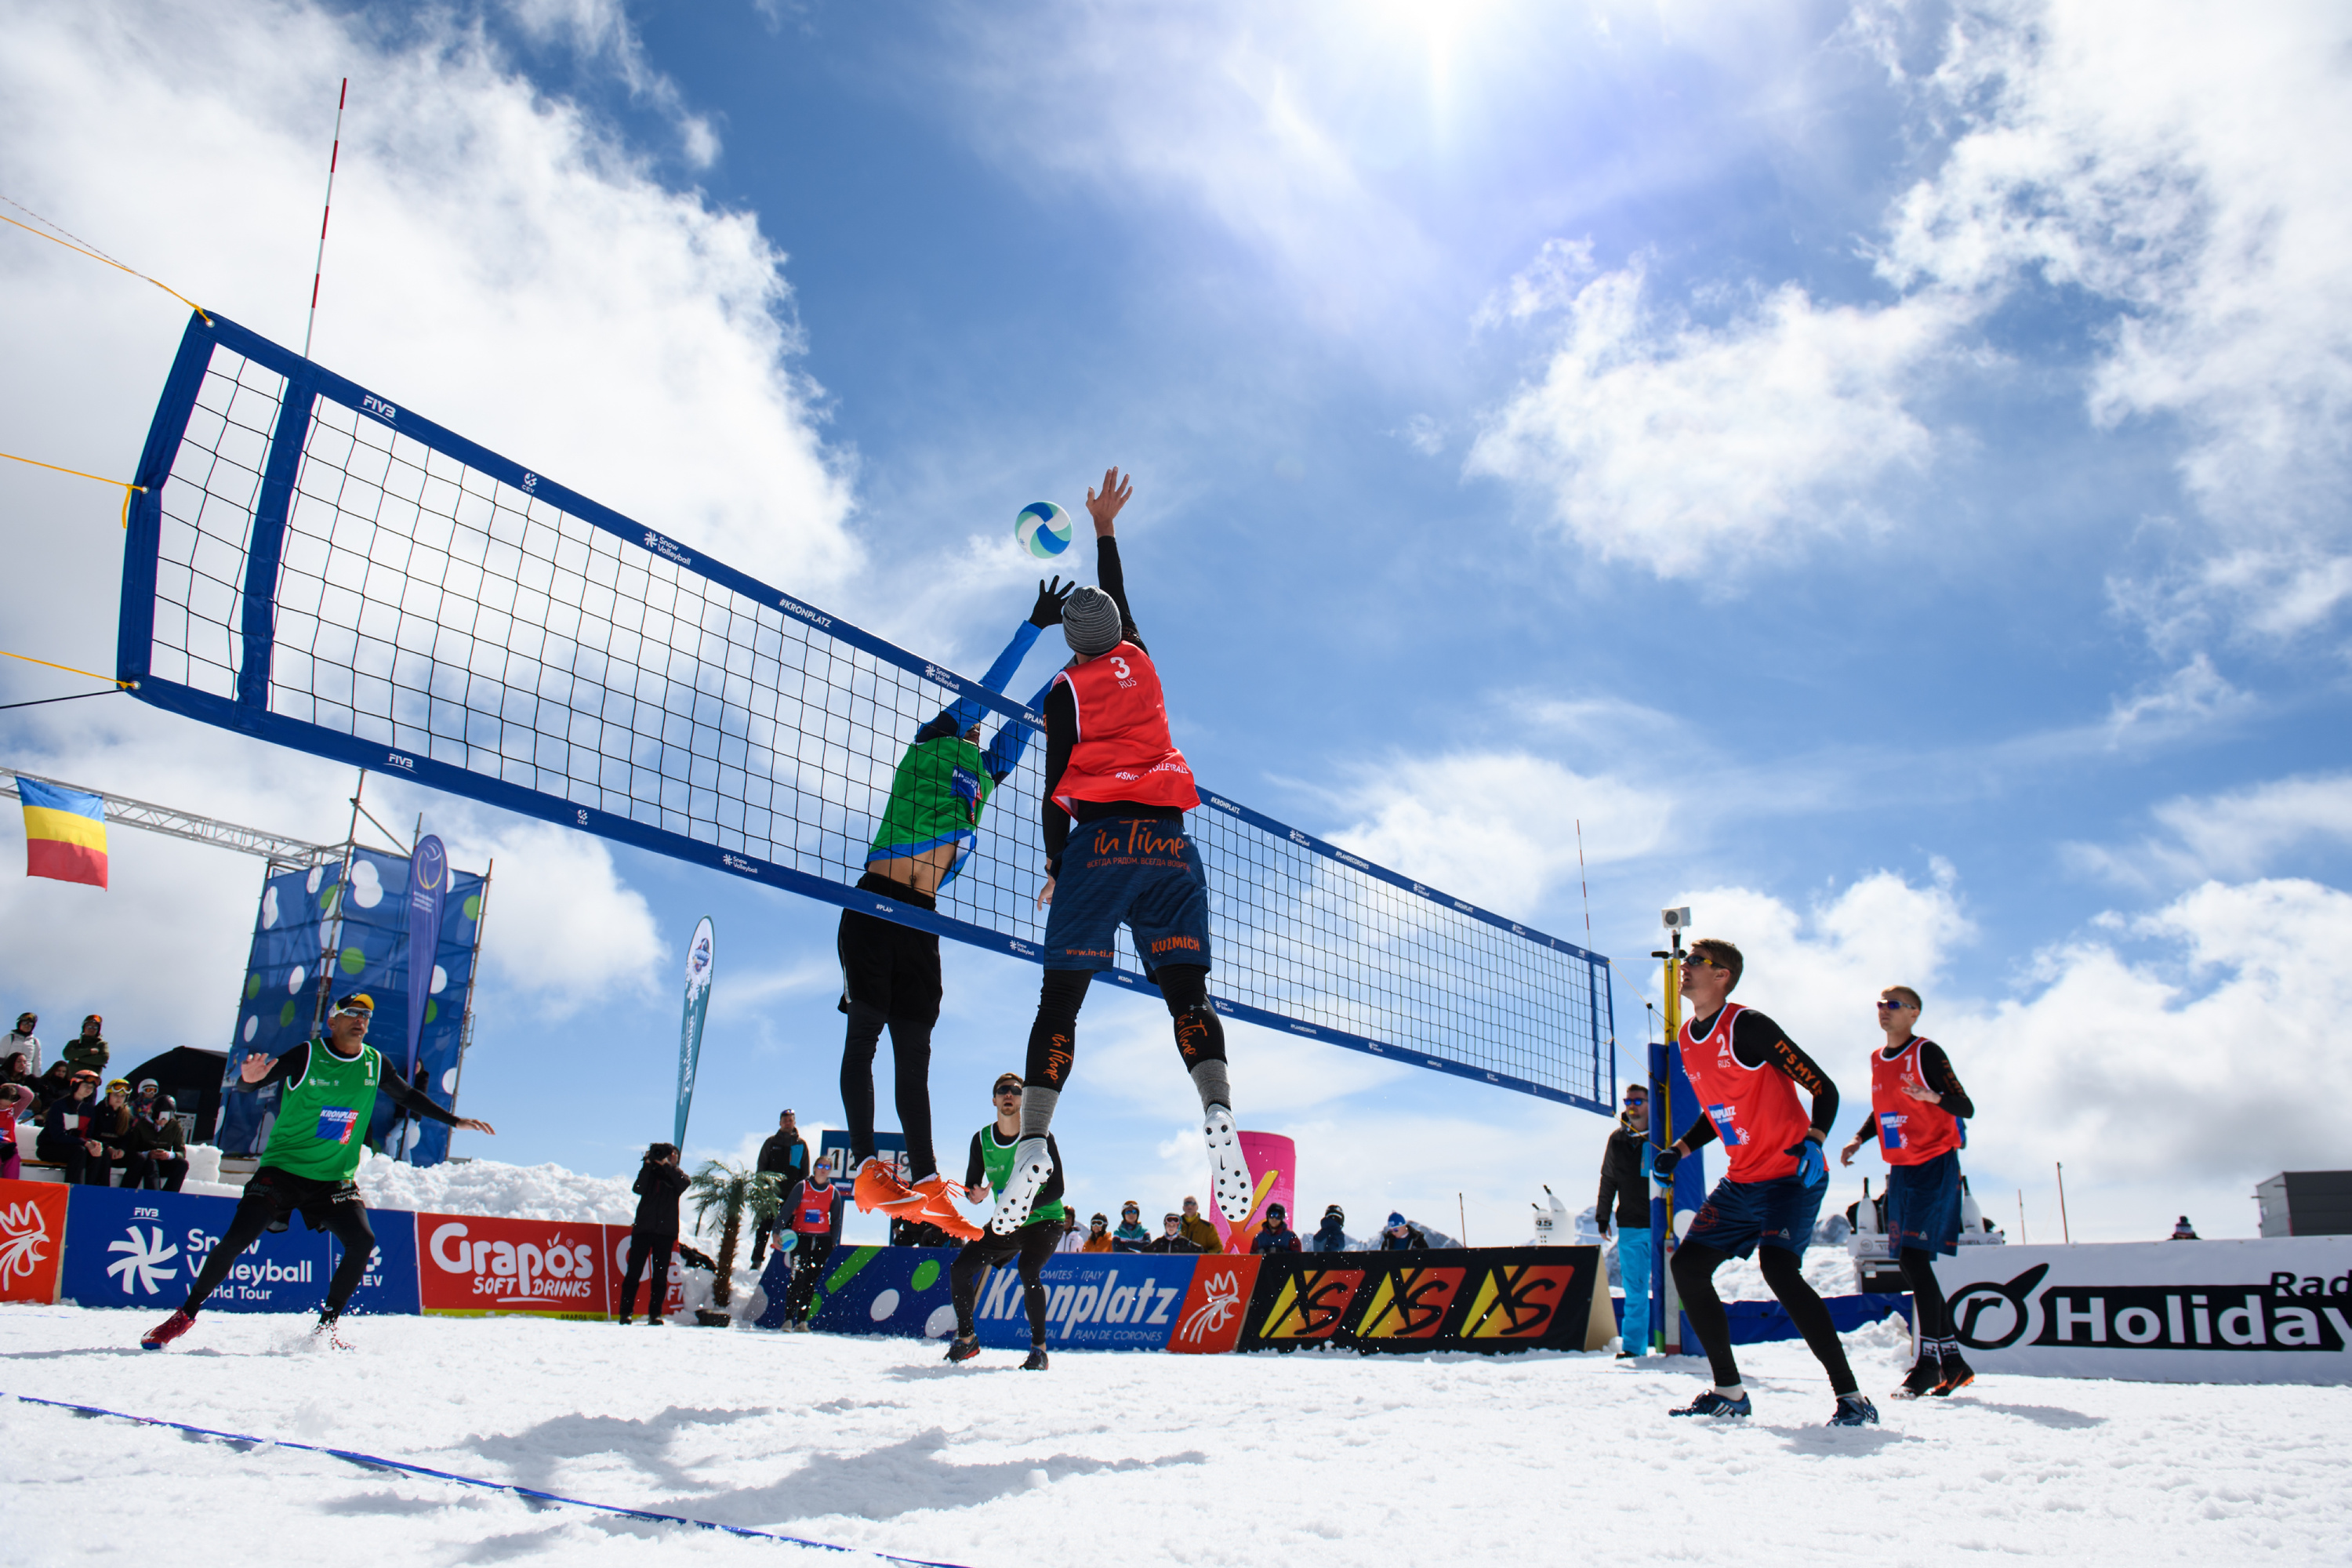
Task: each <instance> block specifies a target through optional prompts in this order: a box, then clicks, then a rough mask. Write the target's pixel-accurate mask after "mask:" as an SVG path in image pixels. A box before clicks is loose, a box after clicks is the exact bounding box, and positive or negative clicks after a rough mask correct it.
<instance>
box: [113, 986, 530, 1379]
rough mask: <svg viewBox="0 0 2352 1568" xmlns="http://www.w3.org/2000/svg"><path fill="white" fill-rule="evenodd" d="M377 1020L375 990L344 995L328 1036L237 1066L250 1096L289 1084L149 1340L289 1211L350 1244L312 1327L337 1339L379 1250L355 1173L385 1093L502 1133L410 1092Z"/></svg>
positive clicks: (174, 1330)
mask: <svg viewBox="0 0 2352 1568" xmlns="http://www.w3.org/2000/svg"><path fill="white" fill-rule="evenodd" d="M374 1017H375V998H373V996H369V995H366V994H354V995H350V996H339V997H337V998H336V999H335V1010H334V1011H333V1012H332V1013H331V1014H329V1015H328V1016H327V1034H326V1037H325V1038H323V1039H316V1040H310V1041H308V1042H306V1043H305V1044H302V1045H299V1046H297V1047H294V1048H293V1049H292V1050H290V1051H288V1052H287V1053H286V1054H285V1055H284V1056H282V1057H277V1058H270V1057H265V1056H261V1055H259V1054H255V1055H252V1056H248V1057H247V1058H245V1061H244V1063H243V1065H242V1066H241V1067H239V1068H238V1069H237V1076H238V1078H239V1079H240V1080H241V1081H240V1082H239V1083H238V1084H236V1086H234V1087H235V1088H236V1089H237V1090H238V1092H240V1093H247V1094H250V1093H253V1092H255V1091H257V1090H258V1089H266V1088H268V1086H269V1085H271V1084H273V1083H282V1084H284V1085H285V1086H286V1092H285V1097H284V1099H283V1100H281V1102H280V1103H279V1105H278V1120H277V1121H276V1122H275V1123H274V1124H273V1125H272V1126H271V1127H270V1129H269V1142H268V1146H267V1147H265V1148H264V1149H263V1150H262V1152H261V1166H260V1169H258V1170H257V1171H255V1172H254V1173H253V1176H252V1179H251V1180H249V1181H247V1183H246V1184H245V1196H243V1197H242V1198H240V1199H238V1200H237V1205H236V1214H235V1215H231V1216H230V1218H229V1222H228V1234H227V1235H226V1236H224V1237H221V1239H220V1245H219V1246H217V1247H214V1248H213V1249H212V1251H211V1253H210V1254H208V1255H207V1256H206V1257H205V1266H204V1268H201V1269H199V1270H197V1272H196V1278H195V1281H194V1283H193V1284H191V1285H190V1286H189V1287H188V1299H187V1300H184V1301H183V1302H181V1303H180V1310H178V1311H176V1312H174V1313H173V1314H172V1315H171V1316H170V1317H168V1318H166V1319H164V1320H163V1321H162V1322H160V1323H158V1324H156V1325H155V1326H154V1327H153V1328H152V1329H150V1330H149V1331H147V1335H146V1337H145V1338H144V1339H142V1340H141V1341H140V1343H141V1344H142V1345H144V1346H145V1347H146V1348H147V1349H149V1350H151V1351H155V1350H162V1349H163V1347H164V1346H165V1345H168V1344H170V1343H171V1342H173V1340H176V1339H178V1338H179V1337H180V1336H181V1335H182V1334H184V1333H186V1332H187V1331H188V1330H189V1328H190V1327H191V1326H193V1325H194V1322H195V1321H196V1313H197V1312H198V1311H199V1310H201V1309H202V1308H203V1307H204V1304H205V1298H206V1297H208V1296H210V1295H211V1294H212V1293H213V1291H214V1290H215V1289H217V1288H218V1287H219V1285H220V1282H221V1281H222V1280H224V1279H227V1278H228V1272H229V1270H230V1269H231V1268H235V1267H236V1260H237V1257H238V1255H239V1254H241V1253H242V1252H244V1251H245V1249H246V1248H247V1247H251V1246H252V1245H253V1244H254V1243H255V1242H257V1241H258V1240H260V1239H261V1234H262V1232H264V1231H276V1230H284V1229H285V1228H286V1225H287V1219H288V1216H289V1215H294V1214H299V1215H301V1216H302V1220H303V1223H304V1224H306V1225H308V1226H310V1228H311V1229H312V1230H323V1231H326V1232H328V1233H329V1234H331V1235H332V1236H333V1237H334V1238H335V1239H336V1240H337V1241H340V1242H341V1243H342V1244H343V1260H342V1262H341V1263H340V1264H338V1265H336V1267H335V1277H334V1279H331V1280H330V1281H328V1284H327V1301H326V1305H325V1306H323V1307H321V1308H320V1310H319V1325H318V1328H317V1329H315V1330H313V1332H314V1333H324V1334H326V1335H328V1336H329V1337H330V1339H333V1336H334V1333H335V1321H336V1320H337V1319H338V1318H340V1317H341V1316H342V1312H343V1306H344V1303H346V1302H348V1301H349V1300H351V1299H352V1291H354V1290H356V1289H359V1287H360V1280H361V1279H362V1277H363V1276H364V1275H365V1274H366V1273H367V1266H368V1255H369V1254H370V1253H372V1252H373V1251H374V1250H375V1231H374V1229H373V1227H372V1226H369V1224H368V1218H367V1205H366V1204H365V1203H363V1202H362V1201H361V1199H360V1190H359V1188H358V1186H357V1185H355V1184H353V1183H352V1175H353V1173H356V1172H357V1171H358V1170H359V1168H360V1151H361V1149H362V1147H363V1145H362V1142H360V1141H361V1140H362V1138H364V1137H365V1136H366V1135H367V1127H368V1119H369V1117H371V1116H373V1114H374V1113H375V1097H376V1096H377V1095H378V1094H379V1093H381V1094H382V1095H383V1097H384V1098H385V1099H386V1100H391V1101H392V1102H393V1103H394V1105H397V1106H399V1107H400V1108H401V1109H402V1110H406V1111H409V1112H412V1113H413V1114H415V1115H417V1116H422V1117H424V1118H425V1120H427V1121H438V1122H441V1123H442V1124H444V1125H445V1126H449V1127H463V1128H466V1129H467V1130H468V1131H475V1132H491V1133H495V1131H497V1130H496V1129H495V1128H493V1127H491V1125H490V1124H489V1123H488V1122H487V1121H474V1120H473V1119H472V1118H470V1117H457V1116H452V1115H451V1114H449V1112H447V1111H446V1110H442V1109H441V1108H440V1107H439V1106H437V1105H436V1104H434V1103H433V1101H432V1100H430V1099H429V1098H427V1097H426V1096H425V1094H424V1093H423V1092H421V1091H420V1090H417V1089H411V1088H410V1087H409V1086H408V1085H407V1084H406V1083H404V1081H402V1079H401V1076H400V1075H399V1074H398V1073H396V1072H394V1073H387V1072H386V1071H384V1070H383V1055H382V1053H380V1052H379V1051H377V1049H376V1048H375V1047H373V1046H371V1045H369V1044H368V1043H367V1031H368V1025H369V1023H370V1022H371V1021H373V1019H374ZM334 1342H335V1343H337V1344H338V1345H340V1344H341V1341H340V1340H334Z"/></svg>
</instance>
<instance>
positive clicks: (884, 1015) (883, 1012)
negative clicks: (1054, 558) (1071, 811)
mask: <svg viewBox="0 0 2352 1568" xmlns="http://www.w3.org/2000/svg"><path fill="white" fill-rule="evenodd" d="M1069 595H1070V589H1068V588H1065V587H1063V586H1062V580H1061V578H1059V577H1055V579H1054V580H1053V582H1051V583H1050V584H1049V583H1042V582H1041V583H1039V584H1037V603H1036V606H1035V607H1034V609H1032V610H1031V611H1030V612H1029V618H1028V619H1027V620H1025V621H1024V622H1023V623H1022V624H1021V625H1020V626H1018V627H1016V628H1015V629H1014V631H1013V640H1012V641H1011V642H1009V643H1007V644H1005V646H1004V651H1003V653H1000V654H998V655H997V656H996V662H995V663H994V664H992V665H990V666H989V667H988V673H987V674H985V675H983V676H982V677H981V678H980V683H981V685H982V686H983V687H985V688H987V689H989V690H991V691H1002V690H1003V688H1004V687H1005V686H1006V685H1007V684H1008V683H1009V682H1010V681H1011V680H1012V679H1013V676H1014V675H1016V674H1018V673H1019V672H1020V668H1021V660H1022V659H1023V658H1024V656H1026V655H1027V653H1028V652H1029V649H1030V647H1031V646H1032V645H1034V643H1035V642H1036V640H1037V634H1038V633H1039V632H1040V631H1042V630H1044V629H1045V627H1047V626H1058V625H1060V624H1061V620H1062V601H1063V600H1065V599H1066V598H1068V597H1069ZM1038 696H1039V698H1040V699H1042V698H1043V696H1044V693H1043V692H1042V691H1041V692H1040V693H1039V694H1038ZM1035 705H1036V704H1035V702H1034V701H1033V702H1032V703H1031V706H1032V707H1033V708H1034V706H1035ZM987 712H988V709H987V707H986V706H985V705H984V704H982V703H981V702H977V701H974V700H971V699H969V698H967V699H965V700H961V701H959V702H955V703H952V704H950V706H949V707H947V708H945V709H942V710H940V713H939V715H938V716H937V717H936V718H934V719H932V720H931V721H929V723H927V724H925V725H924V726H923V727H922V728H921V729H919V730H918V731H915V740H914V743H913V744H912V745H910V746H908V748H907V752H906V755H905V756H903V757H902V758H900V759H899V762H898V772H897V773H896V774H895V775H893V777H892V778H891V780H890V798H889V803H888V805H886V806H885V807H884V808H883V812H882V821H881V823H880V825H879V826H878V827H877V829H876V830H875V834H874V842H873V845H872V847H869V848H868V849H867V850H866V875H865V876H864V877H863V878H861V879H859V881H858V884H857V886H858V889H859V890H860V891H861V892H868V893H877V894H880V895H881V896H882V897H884V898H886V899H889V900H894V901H895V902H898V903H901V904H909V905H912V906H913V907H914V908H916V909H919V910H936V909H937V908H938V907H939V892H940V889H941V888H942V887H945V886H946V885H947V884H948V883H949V882H950V881H952V880H953V879H954V878H955V874H956V872H957V870H958V869H959V868H960V867H961V864H962V861H963V858H964V856H965V855H966V854H967V853H968V852H969V851H970V849H971V842H972V840H973V838H974V837H977V836H978V834H979V831H980V818H981V814H982V812H984V811H986V810H987V809H988V797H989V795H991V794H992V792H993V791H994V790H995V788H996V786H997V785H998V784H1002V783H1003V782H1004V780H1005V778H1006V777H1007V776H1009V775H1010V774H1011V773H1012V772H1013V769H1014V768H1016V767H1018V766H1019V765H1020V763H1021V754H1022V752H1024V750H1025V749H1026V748H1027V746H1028V744H1029V726H1028V725H1026V724H1024V723H1021V722H1020V721H1017V720H1014V721H1007V722H1006V723H1004V724H1003V726H1001V727H1000V728H999V729H998V730H997V731H996V735H995V738H994V739H992V741H990V742H989V744H988V749H987V750H986V751H985V752H983V751H982V749H981V746H980V726H981V721H982V719H983V718H984V717H986V715H987ZM836 946H837V949H838V951H839V953H840V956H841V1011H843V1012H844V1013H846V1014H848V1015H849V1028H848V1031H847V1037H846V1038H845V1041H844V1043H843V1046H842V1052H841V1108H842V1110H843V1112H844V1114H845V1120H846V1121H848V1123H849V1168H850V1171H851V1172H852V1173H853V1174H854V1177H855V1180H854V1183H853V1185H852V1187H851V1192H852V1194H853V1195H854V1196H855V1197H856V1200H857V1206H858V1207H859V1208H861V1209H865V1210H866V1211H868V1212H871V1211H872V1210H874V1209H877V1208H878V1209H881V1210H882V1211H883V1212H884V1213H886V1214H887V1215H890V1217H892V1218H893V1219H908V1220H912V1221H915V1222H916V1223H918V1224H929V1225H936V1226H940V1228H941V1229H943V1230H945V1231H947V1232H948V1233H949V1234H950V1235H951V1236H958V1237H969V1236H971V1234H972V1229H973V1227H972V1225H971V1221H969V1220H967V1219H965V1218H964V1216H963V1215H962V1214H961V1212H959V1211H958V1210H957V1208H956V1207H955V1205H954V1203H953V1202H952V1201H951V1200H950V1195H949V1190H948V1184H947V1183H946V1182H945V1181H944V1180H943V1179H942V1178H941V1177H940V1173H939V1157H938V1154H937V1152H935V1151H934V1150H933V1148H932V1146H931V1026H933V1025H934V1024H936V1023H938V1022H939V1016H940V939H939V938H938V937H937V936H936V935H934V934H933V933H931V932H929V931H919V930H917V929H916V928H915V927H913V926H906V925H900V924H898V922H897V921H888V920H884V919H883V918H881V917H880V916H879V915H875V914H869V913H867V912H866V911H865V910H858V909H845V910H842V912H841V934H840V936H839V938H838V940H837V942H836ZM885 1026H887V1027H888V1029H889V1031H890V1057H891V1066H892V1069H893V1077H894V1079H895V1080H896V1088H897V1091H898V1126H899V1130H900V1131H902V1132H904V1133H905V1134H906V1138H907V1167H908V1168H907V1183H901V1182H900V1181H899V1180H898V1177H897V1176H896V1175H894V1174H893V1173H891V1172H890V1170H889V1169H888V1167H887V1166H886V1165H885V1164H884V1163H882V1162H881V1161H880V1160H877V1159H876V1158H875V1157H874V1052H875V1048H876V1047H877V1046H878V1045H879V1044H880V1043H881V1039H882V1031H883V1029H884V1027H885ZM908 1183H911V1185H909V1184H908Z"/></svg>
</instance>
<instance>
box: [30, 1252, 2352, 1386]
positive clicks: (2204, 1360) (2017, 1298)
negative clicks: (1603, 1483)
mask: <svg viewBox="0 0 2352 1568" xmlns="http://www.w3.org/2000/svg"><path fill="white" fill-rule="evenodd" d="M77 1223H79V1222H77ZM1936 1278H1937V1282H1938V1283H1940V1284H1941V1285H1942V1286H1943V1287H1944V1293H1945V1295H1946V1297H1947V1298H1948V1299H1949V1300H1950V1301H1951V1304H1952V1322H1953V1326H1954V1327H1955V1328H1956V1329H1957V1330H1958V1333H1959V1339H1960V1343H1961V1344H1962V1345H1964V1346H1966V1347H1967V1355H1968V1358H1969V1363H1970V1364H1971V1365H1973V1366H1974V1367H1976V1368H1977V1370H1978V1371H1979V1372H2016V1373H2028V1374H2038V1375H2041V1376H2044V1377H2116V1378H2126V1379H2130V1380H2133V1381H2137V1382H2145V1383H2336V1384H2341V1383H2352V1236H2311V1237H2278V1238H2275V1239H2269V1240H2262V1241H2155V1242H2113V1243H2105V1244H2086V1245H2084V1246H2080V1247H1962V1248H1961V1249H1960V1253H1959V1256H1958V1257H1957V1258H1937V1259H1936Z"/></svg>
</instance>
